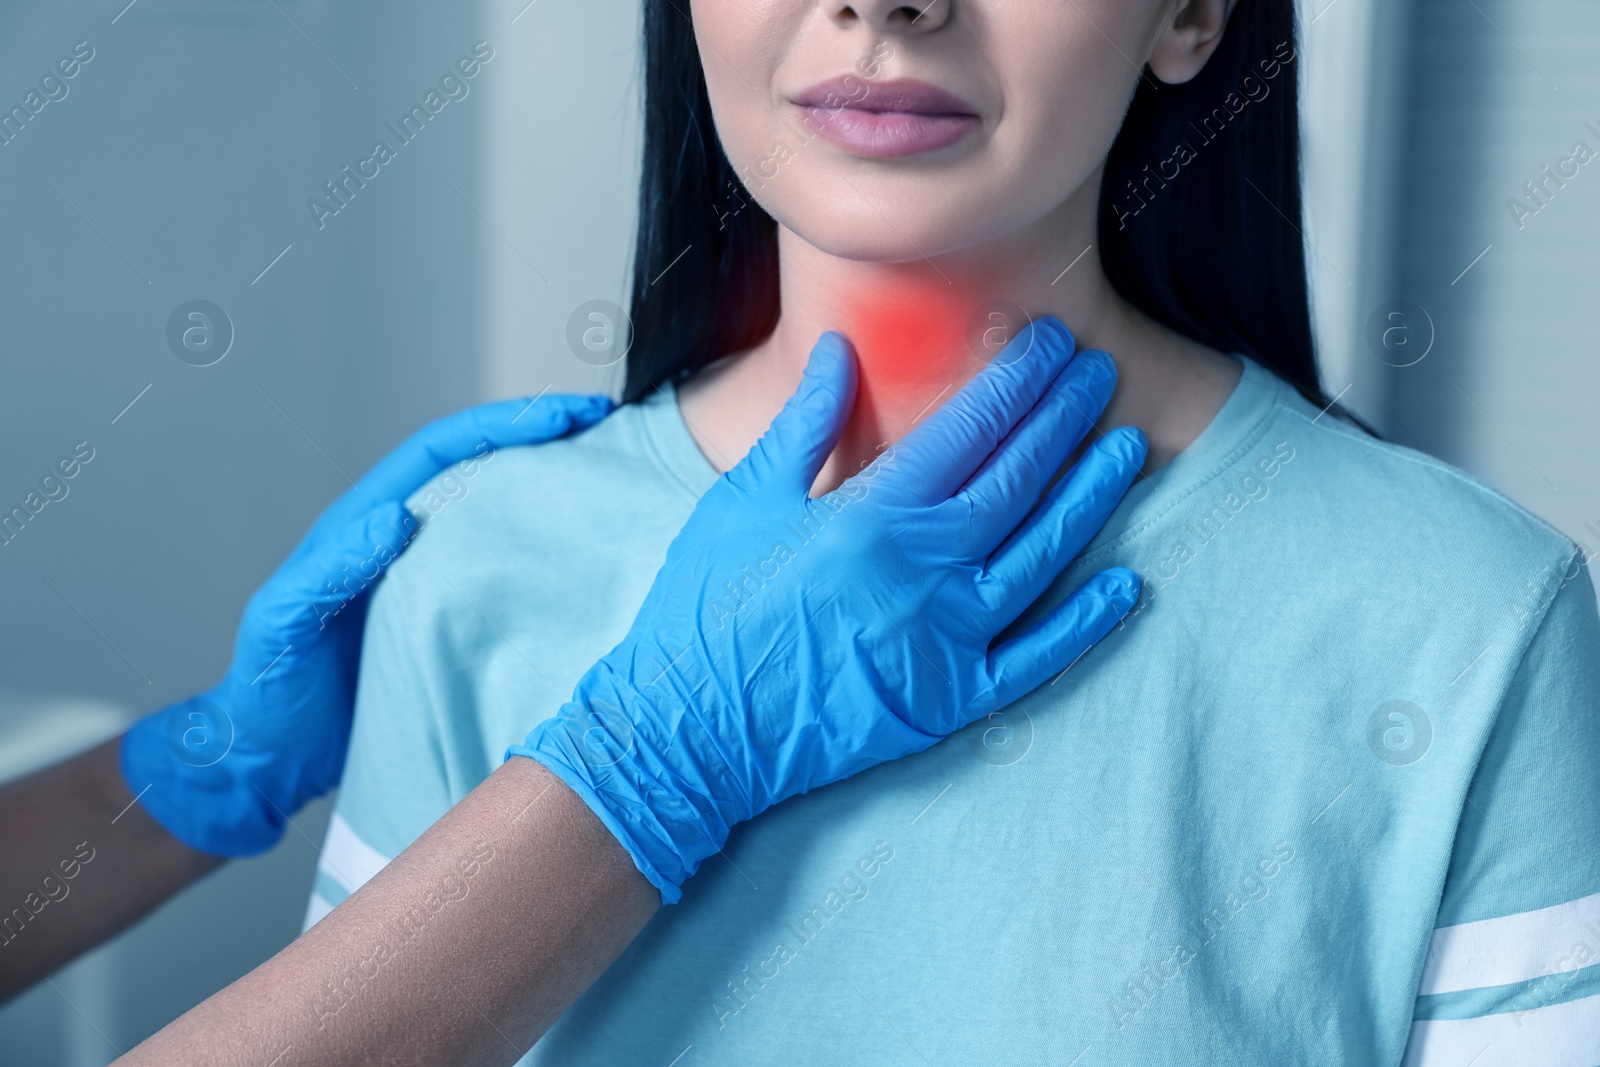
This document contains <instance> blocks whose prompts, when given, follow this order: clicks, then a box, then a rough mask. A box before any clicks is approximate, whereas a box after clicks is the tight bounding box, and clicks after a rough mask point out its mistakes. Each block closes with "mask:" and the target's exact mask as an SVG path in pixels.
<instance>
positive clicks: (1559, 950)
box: [329, 834, 1600, 1067]
mask: <svg viewBox="0 0 1600 1067" xmlns="http://www.w3.org/2000/svg"><path fill="white" fill-rule="evenodd" d="M329 837H330V839H331V838H332V834H330V835H329ZM1597 935H1600V893H1595V894H1592V895H1591V896H1587V897H1580V898H1579V899H1577V900H1571V901H1568V902H1567V903H1565V904H1555V905H1552V906H1550V907H1548V908H1540V909H1539V910H1538V911H1524V912H1519V913H1517V914H1516V915H1506V916H1504V917H1502V918H1499V919H1483V920H1480V921H1479V922H1470V923H1462V924H1460V925H1459V926H1442V927H1440V928H1439V929H1437V930H1435V931H1434V932H1433V943H1432V944H1431V945H1430V946H1429V948H1428V961H1427V963H1426V964H1424V965H1423V968H1422V986H1421V988H1420V989H1418V990H1417V992H1418V994H1419V995H1421V996H1427V995H1429V994H1431V993H1455V992H1459V991H1461V990H1463V989H1483V988H1485V987H1488V986H1500V985H1511V984H1512V983H1514V982H1531V981H1533V980H1534V979H1537V978H1542V977H1543V976H1545V975H1547V974H1554V973H1557V972H1560V971H1565V970H1570V969H1571V967H1572V963H1571V960H1570V959H1569V958H1568V957H1570V956H1571V953H1572V946H1573V945H1574V944H1581V943H1586V942H1592V941H1593V939H1594V938H1595V937H1596V936H1597ZM1596 1063H1600V1056H1596V1057H1594V1058H1593V1059H1592V1060H1591V1061H1590V1064H1589V1067H1594V1064H1596ZM1474 1067H1477V1065H1476V1064H1474Z"/></svg>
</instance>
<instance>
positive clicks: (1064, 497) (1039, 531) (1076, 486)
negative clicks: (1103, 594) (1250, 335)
mask: <svg viewBox="0 0 1600 1067" xmlns="http://www.w3.org/2000/svg"><path fill="white" fill-rule="evenodd" d="M1146 448H1147V446H1146V444H1145V438H1144V434H1143V432H1141V431H1140V430H1139V428H1138V427H1136V426H1119V427H1117V428H1116V429H1115V430H1112V431H1111V432H1110V433H1108V434H1106V435H1105V436H1104V437H1102V438H1101V439H1100V440H1098V441H1096V442H1095V443H1094V444H1092V445H1090V446H1089V448H1088V449H1087V450H1086V451H1085V452H1084V454H1083V457H1082V458H1081V459H1079V460H1078V462H1077V463H1075V464H1073V467H1072V470H1070V471H1068V472H1067V475H1066V477H1064V478H1062V479H1061V480H1060V481H1059V482H1057V483H1056V484H1055V485H1054V486H1052V487H1051V489H1050V492H1049V493H1047V494H1045V499H1044V500H1043V501H1042V502H1041V503H1040V505H1039V507H1038V509H1037V510H1036V511H1035V512H1034V513H1033V514H1032V515H1031V516H1029V517H1028V518H1027V519H1025V520H1024V521H1023V524H1022V525H1021V526H1019V527H1017V529H1016V530H1015V531H1014V532H1013V533H1012V534H1011V536H1010V537H1008V538H1006V540H1005V542H1004V543H1003V544H1002V545H1001V546H1000V547H999V548H998V549H996V550H995V552H994V553H993V554H992V555H991V556H990V557H989V562H988V565H987V566H986V567H985V569H984V573H985V577H986V579H988V580H990V581H993V582H994V583H996V585H995V587H996V588H998V589H1002V590H1004V591H1005V596H1006V603H1005V604H1004V605H1003V606H1001V607H1000V608H999V609H998V614H997V616H996V618H997V619H998V621H999V623H1000V624H1001V625H1000V629H1003V628H1004V627H1005V626H1009V625H1010V624H1011V623H1012V622H1013V621H1014V620H1015V619H1016V618H1017V616H1019V615H1021V614H1022V613H1023V611H1024V610H1026V609H1027V607H1028V606H1029V605H1031V604H1032V603H1033V602H1034V601H1035V600H1037V599H1038V598H1039V597H1040V596H1041V595H1042V594H1043V593H1044V591H1045V590H1046V589H1047V588H1049V586H1050V583H1051V582H1053V581H1055V579H1056V576H1057V575H1058V574H1060V573H1061V572H1062V571H1063V570H1065V569H1066V567H1067V565H1068V564H1070V563H1071V562H1072V561H1073V560H1074V559H1076V558H1077V557H1078V553H1080V552H1082V551H1083V547H1084V546H1085V545H1087V544H1088V543H1089V542H1090V541H1091V540H1092V539H1093V538H1094V535H1095V534H1096V533H1098V532H1099V531H1100V527H1102V526H1104V525H1105V524H1106V520H1107V519H1108V518H1110V517H1111V513H1112V512H1113V511H1115V510H1117V505H1118V504H1120V503H1122V498H1123V497H1124V496H1125V495H1127V492H1128V487H1129V486H1131V485H1132V484H1133V480H1134V479H1135V478H1137V477H1138V476H1139V469H1140V468H1141V467H1142V466H1144V457H1145V452H1146ZM996 632H999V631H998V630H997V631H996Z"/></svg>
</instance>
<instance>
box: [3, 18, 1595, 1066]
mask: <svg viewBox="0 0 1600 1067" xmlns="http://www.w3.org/2000/svg"><path fill="white" fill-rule="evenodd" d="M637 24H638V4H637V0H584V2H583V3H582V4H576V3H570V2H562V0H533V2H528V0H506V2H501V0H474V2H472V3H457V4H449V5H446V4H407V5H388V4H378V3H372V2H368V0H346V2H345V3H341V4H334V3H332V2H330V0H203V2H202V0H134V2H133V3H131V4H129V3H127V0H110V2H104V3H103V2H99V0H97V2H94V3H86V2H68V3H57V4H51V5H22V4H13V5H6V7H5V9H4V10H3V12H0V107H3V108H4V109H7V110H9V109H10V108H11V107H12V106H13V105H14V104H20V103H21V102H22V100H23V98H24V97H25V96H26V94H27V93H28V91H29V90H30V89H32V88H35V87H36V85H37V83H38V79H39V78H40V77H41V76H42V75H43V74H45V73H46V72H47V71H49V70H51V69H52V68H53V67H54V65H55V63H56V61H57V60H58V59H60V58H61V57H64V56H71V55H72V54H73V52H74V48H75V46H78V45H79V42H87V46H86V48H80V52H87V51H90V50H92V58H91V59H89V60H88V61H87V62H83V63H81V64H80V69H79V70H78V72H77V73H76V75H75V76H74V77H73V78H72V79H71V80H70V81H68V82H66V85H67V87H68V89H67V94H66V95H65V96H64V97H61V98H60V99H57V100H53V101H51V102H50V103H48V104H47V105H46V106H45V107H44V108H43V109H42V110H41V111H40V112H39V113H38V114H36V115H32V116H31V117H30V118H29V120H28V121H27V122H26V124H24V125H22V126H21V127H20V128H18V129H15V130H13V131H8V135H9V140H6V141H5V143H4V144H0V197H3V205H4V206H3V215H0V219H3V223H0V234H3V238H0V240H3V244H0V249H3V252H0V353H3V357H0V503H4V504H5V507H6V508H7V509H9V507H10V506H11V504H12V503H17V502H20V501H21V499H22V498H23V497H24V496H25V495H26V493H27V492H28V490H29V489H30V487H31V486H33V484H34V483H35V482H36V481H37V479H38V477H39V476H40V475H41V474H42V473H43V472H44V471H45V469H46V468H47V467H48V466H49V465H51V464H52V463H54V462H55V460H56V459H58V458H59V457H60V456H63V455H66V454H68V453H69V452H71V451H72V449H73V447H74V446H75V445H76V444H77V443H78V442H82V441H87V442H88V443H89V446H90V447H92V448H93V450H94V459H93V460H92V461H91V462H90V464H89V465H88V466H86V467H85V468H84V469H83V471H82V472H81V473H80V475H79V476H78V477H77V478H76V479H74V481H73V482H72V483H71V490H70V493H69V495H68V496H67V498H65V499H64V500H60V501H57V502H54V503H51V504H49V505H48V506H47V507H46V508H45V510H44V511H43V512H41V513H40V514H39V515H38V516H37V517H36V518H35V519H34V520H33V521H32V522H30V523H29V524H28V526H27V528H26V529H25V531H24V532H23V534H22V535H21V536H20V537H18V538H17V539H16V540H15V541H13V542H12V543H10V544H8V545H6V546H4V547H3V548H0V604H3V605H4V610H3V611H0V689H4V690H5V692H4V693H3V694H0V777H4V776H6V775H11V774H15V773H18V772H19V771H20V770H21V769H23V768H24V767H26V766H28V765H30V764H34V763H37V762H38V761H39V760H41V759H46V758H49V757H50V756H52V755H64V754H66V753H68V752H70V751H73V750H75V749H78V748H81V747H84V746H87V745H89V744H91V743H93V742H95V741H97V740H100V739H102V738H104V737H108V736H111V735H112V734H113V733H115V732H116V731H117V729H118V728H119V726H120V724H121V723H122V722H124V721H125V720H126V717H127V716H129V715H131V714H134V713H136V712H138V711H143V710H147V709H150V708H153V707H156V706H159V705H161V704H162V703H165V702H167V701H170V700H173V699H176V698H179V697H182V696H185V695H187V694H189V693H191V692H193V691H196V690H199V689H201V688H204V687H206V686H209V685H210V684H212V683H213V682H214V681H215V679H216V678H217V677H218V676H219V675H220V673H221V672H222V670H223V669H224V667H225V665H226V662H227V657H228V653H229V649H230V646H231V641H232V635H233V631H234V627H235V624H236V622H237V620H238V615H239V612H240V610H241V608H242V606H243V603H244V601H245V599H246V598H247V596H248V595H249V593H250V592H251V591H252V590H253V589H254V588H255V587H256V586H257V585H258V584H259V583H260V582H261V581H262V580H263V579H264V578H265V577H266V576H267V575H268V574H269V573H270V572H271V570H272V568H273V567H274V566H276V564H277V563H278V562H279V561H280V560H281V558H282V557H283V556H284V554H285V553H286V552H287V551H288V550H289V548H290V547H291V546H292V545H293V544H294V543H295V541H296V540H297V539H298V537H299V536H300V534H301V533H302V532H303V531H304V529H305V528H306V526H307V525H308V524H309V522H310V521H311V519H312V518H313V517H314V515H315V513H316V512H317V510H318V509H319V508H320V507H321V506H322V505H324V504H325V503H326V502H327V501H328V500H330V499H332V497H334V496H335V495H336V494H337V493H338V492H339V491H340V490H341V489H342V488H344V487H345V485H346V484H347V483H346V478H347V477H350V478H353V477H356V476H357V475H358V474H359V473H360V472H362V471H363V470H365V469H366V467H367V466H368V465H370V464H371V463H372V462H373V461H374V460H375V459H377V458H378V457H379V456H380V455H382V454H383V453H384V452H385V451H386V450H387V449H388V448H389V447H391V446H392V445H393V444H394V443H396V442H397V441H398V440H399V439H400V438H402V437H403V436H404V435H405V434H406V433H407V432H409V431H410V430H411V429H413V428H415V427H416V426H417V425H419V424H420V423H422V422H423V421H425V420H426V419H428V418H431V417H433V416H435V415H439V414H443V413H445V412H447V411H449V410H453V409H455V408H459V407H461V406H464V405H466V404H469V403H472V402H475V401H478V400H482V399H488V398H490V397H496V396H507V395H514V394H532V393H537V392H538V391H540V390H541V389H544V388H547V387H551V388H554V389H557V390H592V391H613V392H615V390H616V389H617V388H618V387H619V386H620V367H612V368H605V369H600V368H595V367H591V366H589V365H587V364H585V363H582V362H580V361H579V360H577V359H576V358H574V357H573V356H572V354H571V353H570V352H569V350H568V349H567V347H566V342H565V330H566V322H567V318H568V315H569V314H570V313H571V312H572V310H573V309H574V308H575V307H577V305H579V304H581V303H583V302H585V301H587V300H591V299H595V298H603V299H609V300H613V301H615V302H617V303H622V304H625V303H626V300H625V294H626V284H625V282H626V279H625V270H626V267H627V262H628V255H629V251H630V248H631V235H632V228H633V223H634V217H635V206H634V181H635V168H636V165H637V156H638V151H639V119H638V115H637V94H638V88H639V74H638V71H637V65H636V63H637V44H636V42H637ZM1303 24H1304V26H1305V31H1304V32H1305V40H1304V41H1303V42H1302V48H1301V60H1300V66H1301V76H1302V78H1303V79H1304V82H1303V84H1305V85H1306V86H1307V89H1308V98H1307V101H1306V127H1307V133H1306V170H1307V186H1308V219H1307V224H1306V235H1307V238H1308V240H1309V241H1310V242H1311V244H1312V246H1313V248H1314V252H1313V253H1312V255H1311V262H1312V270H1313V275H1314V281H1315V289H1316V304H1317V311H1318V331H1319V335H1320V340H1321V344H1322V347H1323V353H1324V361H1325V370H1324V379H1325V383H1326V384H1327V386H1328V387H1329V391H1330V393H1339V392H1340V391H1341V390H1343V391H1344V392H1343V395H1342V400H1343V402H1344V403H1346V404H1348V405H1349V406H1350V407H1351V408H1353V409H1354V410H1356V411H1357V412H1358V413H1360V414H1362V415H1364V416H1366V417H1367V418H1369V419H1370V420H1371V421H1373V422H1375V423H1376V424H1377V425H1378V426H1379V428H1380V429H1382V430H1383V431H1384V433H1385V435H1386V436H1388V437H1390V438H1391V439H1394V440H1397V441H1400V442H1402V443H1406V444H1410V445H1413V446H1414V447H1418V448H1422V449H1425V450H1427V451H1430V452H1434V453H1436V454H1438V455H1440V456H1442V457H1443V458H1445V459H1447V460H1449V461H1450V462H1453V463H1456V464H1458V465H1461V466H1463V467H1465V468H1467V469H1468V470H1470V471H1472V472H1473V473H1475V474H1477V475H1478V476H1480V477H1482V478H1484V479H1485V480H1487V481H1488V482H1489V483H1490V484H1492V485H1494V486H1496V487H1497V488H1499V489H1501V490H1502V491H1504V492H1506V493H1507V494H1509V495H1510V496H1511V497H1513V498H1514V499H1516V500H1518V501H1519V502H1521V503H1523V504H1524V505H1526V506H1528V507H1529V508H1531V509H1533V510H1534V511H1536V512H1538V513H1539V514H1541V515H1544V516H1545V517H1546V518H1548V519H1549V520H1550V521H1551V522H1552V523H1554V524H1555V525H1557V526H1558V527H1560V528H1562V529H1563V530H1564V531H1565V532H1567V533H1568V534H1569V535H1571V536H1573V537H1574V538H1577V539H1579V540H1580V541H1582V542H1583V543H1584V544H1585V545H1586V546H1587V547H1588V548H1589V549H1590V550H1591V551H1595V550H1600V470H1597V469H1596V466H1597V465H1596V462H1595V461H1596V459H1597V456H1600V420H1597V418H1596V416H1595V414H1594V404H1595V401H1596V398H1597V396H1600V367H1597V364H1596V361H1595V360H1594V359H1592V358H1591V356H1590V352H1591V350H1592V347H1593V340H1592V333H1593V325H1592V309H1593V306H1594V297H1593V292H1594V289H1595V287H1596V284H1597V283H1600V263H1597V260H1596V257H1595V252H1594V244H1595V238H1596V236H1597V234H1600V162H1597V163H1595V164H1592V165H1585V166H1582V167H1581V168H1580V169H1579V171H1578V172H1577V174H1576V176H1575V177H1571V178H1568V179H1565V180H1564V182H1563V183H1562V184H1560V185H1557V184H1555V183H1553V182H1546V184H1545V186H1544V189H1545V194H1544V195H1543V197H1542V198H1541V199H1540V200H1538V201H1535V200H1534V199H1531V198H1530V196H1529V194H1528V192H1527V190H1526V189H1525V187H1524V183H1526V182H1530V181H1535V182H1537V181H1543V180H1544V177H1543V173H1542V171H1541V168H1543V167H1545V166H1546V165H1548V166H1550V167H1551V168H1555V167H1556V166H1557V165H1558V163H1559V161H1560V160H1562V159H1563V158H1567V157H1569V156H1571V154H1572V149H1573V145H1574V142H1576V141H1578V140H1583V141H1586V142H1587V143H1588V145H1589V147H1590V148H1592V149H1594V150H1595V151H1596V152H1600V132H1596V130H1591V129H1590V128H1589V127H1588V126H1587V125H1586V123H1589V122H1591V121H1592V122H1593V123H1594V124H1595V127H1596V129H1597V130H1600V65H1597V64H1595V63H1594V62H1593V59H1592V55H1591V53H1592V50H1593V48H1594V46H1595V42H1596V41H1600V8H1597V7H1596V6H1595V5H1593V4H1591V3H1583V2H1581V0H1331V2H1330V0H1313V2H1312V3H1311V5H1310V6H1308V7H1306V8H1305V9H1304V13H1303ZM480 41H481V42H484V43H485V44H486V46H487V47H488V48H490V49H492V50H493V58H492V59H491V60H489V61H488V62H487V63H485V64H484V65H483V68H482V70H481V72H480V73H479V74H478V76H477V77H475V78H474V79H472V80H471V81H470V82H469V83H468V84H469V92H468V93H467V95H466V96H465V97H462V98H461V99H458V100H453V101H451V102H450V103H449V104H448V105H447V106H446V107H445V108H444V109H443V110H442V111H441V112H440V113H439V114H438V115H436V116H434V117H433V118H432V119H431V120H430V121H429V123H428V125H427V128H426V129H425V130H424V132H423V133H422V134H420V135H419V136H418V137H417V138H416V139H415V141H413V142H411V143H409V144H407V145H405V146H404V147H401V148H399V149H398V151H397V154H396V158H395V159H393V160H392V161H391V162H389V163H388V164H385V165H384V166H383V167H382V168H381V170H380V172H379V176H378V177H377V178H374V179H371V180H370V181H368V182H367V184H366V185H365V186H364V187H362V188H359V189H357V190H355V193H354V195H353V196H352V197H350V198H349V199H348V202H347V203H345V204H343V205H342V206H340V208H339V211H338V212H337V214H332V215H324V216H323V217H322V218H321V219H320V220H319V219H318V218H317V217H316V215H315V214H314V213H313V212H312V211H311V209H309V208H308V206H307V201H308V200H309V199H311V198H313V197H321V198H323V200H324V202H325V203H327V204H330V205H331V204H335V203H336V202H335V201H333V200H331V199H330V198H329V197H328V194H327V191H326V190H325V189H324V183H326V182H331V181H335V180H338V179H339V178H341V176H342V175H341V170H342V168H343V167H344V166H345V165H346V164H349V165H351V166H352V167H354V165H355V164H356V163H357V162H358V161H359V160H361V159H363V158H365V157H367V156H368V155H370V153H371V146H372V144H373V142H374V141H375V140H377V139H380V138H383V139H385V140H392V135H390V134H389V133H388V132H387V131H386V129H385V124H386V123H389V122H398V120H399V118H400V116H401V115H402V114H403V113H405V112H406V111H407V110H409V108H410V106H411V105H412V104H413V103H415V102H418V101H419V100H420V99H421V97H422V96H423V95H424V94H425V93H426V92H427V91H428V89H430V88H432V87H434V86H435V85H436V84H437V82H438V79H439V77H440V75H441V74H443V73H444V72H445V71H446V69H447V68H448V67H450V66H451V65H452V64H454V63H455V61H456V60H457V59H458V58H460V57H462V56H465V55H468V54H469V53H470V52H471V51H472V49H473V46H474V45H475V44H476V43H477V42H480ZM1513 199H1518V200H1520V201H1521V202H1522V203H1523V204H1524V205H1525V206H1526V208H1527V209H1532V208H1534V207H1537V211H1536V212H1533V211H1531V210H1528V211H1525V212H1517V211H1514V210H1513V209H1512V207H1511V206H1510V204H1509V201H1511V200H1513ZM193 300H207V301H210V302H212V303H213V304H215V305H217V306H218V307H220V308H221V309H222V310H223V311H224V312H225V313H226V315H227V318H228V320H229V321H231V325H232V334H233V337H232V341H231V346H230V347H229V348H228V350H227V352H226V354H225V356H223V358H221V359H220V361H218V362H215V363H213V364H211V365H209V366H194V365H192V363H193V362H197V361H198V360H196V358H195V357H194V356H191V357H190V360H189V362H185V361H183V360H180V359H179V358H178V357H177V356H176V355H175V354H174V351H173V350H172V348H171V347H169V344H168V341H167V324H168V320H169V318H170V317H171V316H172V314H173V312H174V311H175V310H176V309H178V308H179V307H180V306H181V305H183V304H185V303H187V302H189V301H193ZM1397 314H1398V315H1399V316H1400V318H1398V319H1396V318H1394V316H1395V315H1397ZM1419 357H1420V358H1419ZM1402 364H1404V365H1402ZM1590 523H1593V524H1594V526H1593V527H1590V526H1588V525H1587V524H1590ZM326 813H327V808H326V805H324V804H319V805H315V806H313V808H312V809H310V810H308V811H307V812H305V813H304V814H303V815H302V816H300V817H299V818H297V819H296V824H297V829H296V830H292V831H291V832H290V833H289V834H288V835H287V836H286V838H285V840H284V842H283V843H282V845H281V846H280V847H279V848H278V849H276V850H275V851H274V852H272V853H270V854H268V855H266V856H264V857H261V858H258V859H253V860H249V861H245V862H241V863H235V864H233V865H231V866H230V867H228V868H226V869H224V870H223V871H221V872H220V873H219V874H217V875H214V876H213V877H211V878H210V879H208V880H207V881H205V882H203V883H202V884H200V885H198V886H196V887H194V888H193V889H191V890H190V891H189V892H187V893H185V894H184V895H183V896H181V897H180V898H179V899H177V900H175V901H173V902H172V903H171V904H169V905H168V906H167V907H165V908H163V909H162V910H161V911H159V912H158V913H156V914H155V915H153V916H151V917H150V918H149V919H148V920H147V921H145V922H144V923H143V924H141V925H140V926H139V927H138V928H136V929H135V930H133V931H131V932H130V933H129V934H127V935H126V936H124V937H123V938H121V939H120V940H119V941H118V942H116V943H114V944H112V945H110V946H107V947H105V948H103V949H101V950H99V951H97V952H95V953H92V954H90V955H89V956H87V957H85V958H84V959H82V960H80V961H79V962H77V963H75V964H73V965H72V966H71V967H69V968H67V969H65V970H64V971H63V972H61V973H60V974H58V975H56V976H54V978H53V979H52V981H51V982H49V983H44V984H41V985H40V986H38V987H37V988H35V989H34V990H32V991H31V992H29V993H27V994H25V995H24V996H22V997H20V998H18V999H17V1000H15V1001H13V1002H12V1003H11V1004H9V1005H7V1006H6V1007H4V1008H3V1009H0V1048H3V1049H5V1050H6V1051H5V1055H4V1057H3V1058H4V1059H5V1060H6V1061H7V1062H16V1063H29V1064H62V1065H70V1067H79V1065H89V1064H95V1065H98V1064H104V1063H106V1062H108V1061H109V1060H110V1059H112V1058H113V1057H114V1056H115V1054H116V1050H117V1049H119V1048H122V1049H126V1048H128V1047H130V1046H131V1045H133V1044H135V1043H137V1041H139V1040H140V1039H141V1038H143V1037H144V1036H146V1035H147V1034H148V1033H150V1032H152V1031H153V1030H154V1029H156V1028H158V1027H159V1026H160V1025H162V1024H163V1023H164V1022H166V1021H167V1020H169V1019H170V1018H172V1017H174V1016H175V1015H177V1014H179V1013H181V1012H182V1011H183V1010H184V1009H186V1008H187V1007H189V1006H190V1005H192V1004H193V1003H195V1002H196V1001H197V1000H199V999H201V998H202V997H204V996H206V995H207V994H209V993H210V992H212V991H214V990H215V989H217V988H220V987H221V986H222V985H224V984H226V983H227V982H228V981H231V980H232V979H233V978H234V977H236V976H238V975H239V974H241V973H243V972H244V971H246V970H248V969H249V968H250V967H251V966H253V965H255V964H256V963H258V962H259V961H260V960H262V959H264V958H265V957H267V956H268V955H270V954H271V953H272V952H273V951H275V950H276V949H277V948H278V947H280V946H281V945H283V944H284V943H286V942H287V941H288V940H289V939H291V938H292V937H293V936H294V934H295V933H297V932H298V929H299V924H300V919H301V916H302V913H303V910H304V905H305V898H306V892H307V887H308V886H309V882H310V876H311V870H312V867H313V865H314V862H315V858H316V855H315V847H316V846H315V843H320V841H321V837H322V830H323V822H324V820H325V819H326Z"/></svg>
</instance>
